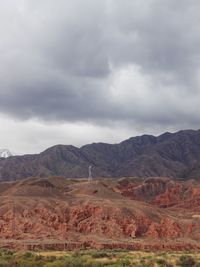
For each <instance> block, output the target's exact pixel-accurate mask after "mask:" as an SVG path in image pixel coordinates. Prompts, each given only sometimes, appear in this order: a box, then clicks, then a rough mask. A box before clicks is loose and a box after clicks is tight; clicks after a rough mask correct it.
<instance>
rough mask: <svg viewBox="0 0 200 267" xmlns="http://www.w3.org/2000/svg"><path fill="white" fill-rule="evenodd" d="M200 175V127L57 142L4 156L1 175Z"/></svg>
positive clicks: (12, 177)
mask: <svg viewBox="0 0 200 267" xmlns="http://www.w3.org/2000/svg"><path fill="white" fill-rule="evenodd" d="M89 166H92V175H93V177H169V178H184V179H190V178H194V179H199V178H200V130H183V131H179V132H176V133H169V132H166V133H164V134H162V135H160V136H157V137H156V136H153V135H142V136H137V137H132V138H129V139H127V140H125V141H123V142H121V143H118V144H106V143H93V144H89V145H85V146H82V147H81V148H77V147H75V146H72V145H56V146H53V147H51V148H48V149H47V150H45V151H43V152H42V153H40V154H34V155H23V156H13V157H8V158H0V179H1V180H18V179H23V178H27V177H50V176H62V177H68V178H69V177H73V178H83V177H87V176H88V167H89Z"/></svg>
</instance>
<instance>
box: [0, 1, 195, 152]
mask: <svg viewBox="0 0 200 267" xmlns="http://www.w3.org/2000/svg"><path fill="white" fill-rule="evenodd" d="M199 10H200V1H199V0H190V1H188V0H176V1H174V0H134V1H133V0H73V1H72V0H57V1H55V0H1V1H0V58H1V60H0V148H8V149H10V150H11V151H13V152H15V153H16V154H25V153H39V152H41V151H43V150H44V149H46V148H48V147H50V146H53V145H56V144H72V145H75V146H78V147H80V146H82V145H84V144H87V143H93V142H100V141H101V142H109V143H116V142H120V141H122V140H124V139H126V138H129V137H131V136H136V135H141V134H154V135H159V134H161V133H163V132H166V131H172V132H174V131H178V130H181V129H199V128H200V12H199Z"/></svg>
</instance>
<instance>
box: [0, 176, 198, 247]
mask: <svg viewBox="0 0 200 267" xmlns="http://www.w3.org/2000/svg"><path fill="white" fill-rule="evenodd" d="M0 185H1V186H0V237H1V239H0V246H6V245H9V244H10V245H9V246H10V247H12V246H13V245H11V244H15V245H16V244H19V246H20V244H23V245H26V246H27V247H29V248H30V247H32V248H34V247H38V246H43V247H49V246H54V247H63V245H64V247H65V248H73V247H94V248H102V247H105V248H106V247H113V248H116V247H119V248H128V247H130V248H131V247H132V249H137V248H140V249H141V248H143V249H148V247H149V248H153V247H154V248H155V249H156V248H157V249H170V248H173V247H174V249H176V248H177V249H187V247H190V248H194V249H197V248H198V246H199V245H198V244H199V241H200V208H199V207H200V205H199V204H200V183H198V182H197V181H193V180H190V181H187V182H184V181H176V182H175V181H172V180H170V179H165V178H149V179H147V180H141V179H137V178H124V179H123V178H121V179H118V180H116V179H99V180H94V181H92V182H88V181H87V180H84V179H82V180H73V179H64V178H60V177H51V178H47V179H41V178H30V179H26V180H22V181H20V182H19V181H18V182H2V183H1V184H0ZM13 240H14V241H13ZM16 240H17V241H16Z"/></svg>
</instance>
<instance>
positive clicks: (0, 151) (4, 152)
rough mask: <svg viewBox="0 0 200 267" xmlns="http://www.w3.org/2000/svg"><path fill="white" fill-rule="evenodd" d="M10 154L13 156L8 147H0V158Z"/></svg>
mask: <svg viewBox="0 0 200 267" xmlns="http://www.w3.org/2000/svg"><path fill="white" fill-rule="evenodd" d="M10 156H14V154H13V153H11V152H10V150H8V149H0V158H8V157H10Z"/></svg>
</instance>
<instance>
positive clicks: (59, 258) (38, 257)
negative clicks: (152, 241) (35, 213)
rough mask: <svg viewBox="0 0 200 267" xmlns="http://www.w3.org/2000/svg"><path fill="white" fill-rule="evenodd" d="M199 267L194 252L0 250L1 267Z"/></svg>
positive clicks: (198, 254)
mask: <svg viewBox="0 0 200 267" xmlns="http://www.w3.org/2000/svg"><path fill="white" fill-rule="evenodd" d="M18 266H19V267H82V266H83V267H101V266H102V267H103V266H107V267H121V266H122V267H125V266H136V267H159V266H160V267H162V266H163V267H164V266H165V267H170V266H171V267H174V266H182V267H190V266H194V267H198V266H200V253H197V252H195V253H194V252H189V251H188V252H176V253H172V252H170V253H169V252H168V253H163V252H157V253H151V252H133V251H125V250H101V251H96V250H91V251H84V250H83V251H75V252H60V251H59V252H57V251H46V252H39V251H38V252H24V253H23V252H15V251H13V250H5V249H4V250H3V249H2V250H0V267H18Z"/></svg>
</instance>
